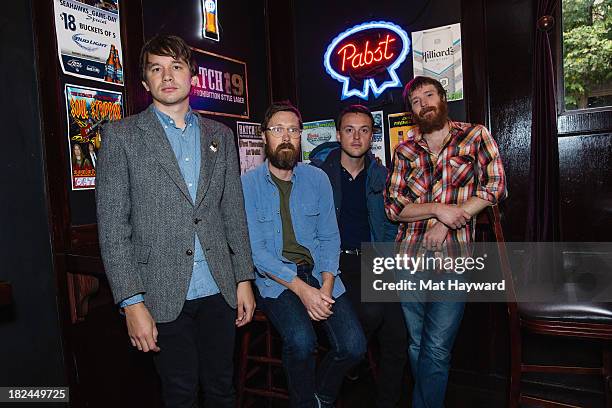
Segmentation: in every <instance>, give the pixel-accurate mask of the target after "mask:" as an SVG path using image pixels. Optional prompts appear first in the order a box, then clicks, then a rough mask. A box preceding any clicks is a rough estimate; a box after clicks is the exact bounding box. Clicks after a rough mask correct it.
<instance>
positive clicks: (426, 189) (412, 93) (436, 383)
mask: <svg viewBox="0 0 612 408" xmlns="http://www.w3.org/2000/svg"><path fill="white" fill-rule="evenodd" d="M404 101H405V103H406V107H407V109H410V110H411V111H412V113H413V115H414V120H415V123H416V125H417V126H416V127H414V128H413V129H412V130H411V131H410V132H409V133H408V138H407V140H405V141H404V142H402V143H400V144H399V145H398V146H397V148H396V149H395V152H394V154H393V162H392V169H391V170H392V171H391V174H390V175H389V178H388V180H387V189H386V195H385V209H386V211H387V216H388V217H389V219H391V220H393V221H397V222H399V223H400V228H399V231H398V235H397V237H396V241H397V242H398V243H399V245H398V247H399V249H400V253H408V254H410V255H411V256H416V255H417V252H418V251H419V250H420V251H428V253H434V252H438V251H444V250H445V248H447V247H449V246H459V247H462V246H464V245H467V244H469V243H471V242H472V241H473V236H474V229H473V223H472V222H471V220H472V219H473V218H474V217H475V216H476V215H477V214H478V213H479V212H480V211H482V210H483V209H484V208H486V207H487V206H490V205H495V204H497V203H498V202H499V201H500V200H502V199H504V198H505V197H506V195H507V193H506V178H505V174H504V168H503V165H502V161H501V158H500V156H499V150H498V148H497V144H496V143H495V140H494V139H493V137H492V136H491V134H490V133H489V131H488V130H487V129H486V128H485V127H484V126H482V125H478V124H470V123H461V122H454V121H452V120H450V119H449V118H448V105H447V101H446V91H445V90H444V88H443V87H442V85H441V84H440V82H438V81H436V80H435V79H432V78H428V77H416V78H414V79H413V80H412V81H411V82H409V83H408V84H407V85H406V87H405V89H404ZM430 300H431V299H430ZM464 305H465V302H464V301H430V302H427V301H426V300H425V299H419V300H417V301H411V302H404V303H402V309H403V311H404V318H405V320H406V325H407V326H408V331H409V347H408V354H409V358H410V364H411V368H412V373H413V376H414V379H415V387H414V394H413V402H412V407H413V408H420V407H442V406H443V405H444V395H445V392H446V385H447V382H448V371H449V367H450V358H451V349H452V347H453V343H454V341H455V337H456V334H457V331H458V329H459V326H460V323H461V318H462V317H463V310H464Z"/></svg>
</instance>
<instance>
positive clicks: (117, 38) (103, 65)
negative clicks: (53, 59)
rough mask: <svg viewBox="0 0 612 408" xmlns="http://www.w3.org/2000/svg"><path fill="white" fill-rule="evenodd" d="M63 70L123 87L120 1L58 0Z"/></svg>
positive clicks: (59, 39) (56, 1)
mask: <svg viewBox="0 0 612 408" xmlns="http://www.w3.org/2000/svg"><path fill="white" fill-rule="evenodd" d="M53 9H54V13H55V34H56V37H57V54H58V56H59V60H60V66H61V67H62V72H64V74H67V75H72V76H76V77H79V78H85V79H91V80H94V81H100V82H108V83H113V84H115V85H120V86H123V65H122V58H123V57H122V55H123V54H122V52H121V29H120V21H119V1H118V0H104V1H93V0H92V1H86V0H55V1H54V8H53Z"/></svg>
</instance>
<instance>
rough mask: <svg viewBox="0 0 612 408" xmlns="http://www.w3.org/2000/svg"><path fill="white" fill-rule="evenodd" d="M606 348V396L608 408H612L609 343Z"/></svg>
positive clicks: (604, 355) (604, 353) (604, 369)
mask: <svg viewBox="0 0 612 408" xmlns="http://www.w3.org/2000/svg"><path fill="white" fill-rule="evenodd" d="M604 347H605V348H604V351H603V368H602V374H603V380H604V395H605V396H606V408H612V352H611V351H610V344H609V343H608V344H605V345H604Z"/></svg>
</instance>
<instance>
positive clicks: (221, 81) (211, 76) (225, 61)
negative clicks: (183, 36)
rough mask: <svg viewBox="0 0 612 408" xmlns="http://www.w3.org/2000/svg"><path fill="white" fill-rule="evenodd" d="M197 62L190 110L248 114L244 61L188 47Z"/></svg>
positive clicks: (239, 115) (227, 114) (222, 114)
mask: <svg viewBox="0 0 612 408" xmlns="http://www.w3.org/2000/svg"><path fill="white" fill-rule="evenodd" d="M191 49H192V51H193V57H194V59H195V60H196V63H197V64H198V72H197V83H196V85H195V86H192V87H191V93H190V94H189V103H190V105H191V108H192V109H193V110H196V111H198V112H202V113H208V114H210V115H221V116H229V117H234V118H243V119H248V118H249V91H248V86H247V65H246V63H245V62H242V61H238V60H236V59H233V58H228V57H224V56H222V55H218V54H213V53H212V52H207V51H202V50H199V49H197V48H193V47H192V48H191Z"/></svg>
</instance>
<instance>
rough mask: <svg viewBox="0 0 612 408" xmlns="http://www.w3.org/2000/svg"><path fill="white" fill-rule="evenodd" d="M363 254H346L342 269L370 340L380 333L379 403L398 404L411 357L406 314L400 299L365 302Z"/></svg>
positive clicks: (343, 257)
mask: <svg viewBox="0 0 612 408" xmlns="http://www.w3.org/2000/svg"><path fill="white" fill-rule="evenodd" d="M360 262H361V257H360V256H357V255H349V254H342V255H341V256H340V270H341V271H342V274H341V275H340V276H341V278H342V282H344V285H345V286H346V290H347V295H348V296H349V299H350V300H351V302H352V304H353V308H354V309H355V311H356V312H357V317H358V318H359V322H360V323H361V326H362V327H363V331H364V333H365V335H366V338H367V339H368V341H370V340H371V339H372V336H374V335H375V336H376V338H377V340H378V343H379V345H380V362H379V373H378V384H377V386H376V391H377V396H376V406H377V407H378V408H387V407H389V408H390V407H395V406H396V405H397V403H398V402H399V399H400V396H401V393H402V387H404V386H407V385H406V384H404V383H403V378H404V367H405V366H406V362H407V360H408V340H407V333H406V324H405V323H404V315H403V314H402V308H401V305H400V304H399V303H395V302H393V303H370V302H368V303H366V302H361V280H360V279H361V265H360Z"/></svg>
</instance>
